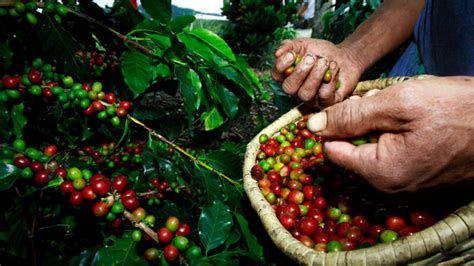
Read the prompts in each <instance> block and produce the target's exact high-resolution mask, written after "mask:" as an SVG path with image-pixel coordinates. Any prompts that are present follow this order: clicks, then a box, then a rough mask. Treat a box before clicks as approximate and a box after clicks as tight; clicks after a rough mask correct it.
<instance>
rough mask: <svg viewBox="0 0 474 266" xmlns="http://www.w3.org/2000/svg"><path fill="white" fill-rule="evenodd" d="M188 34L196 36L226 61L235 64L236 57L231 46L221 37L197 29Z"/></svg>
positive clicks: (205, 30)
mask: <svg viewBox="0 0 474 266" xmlns="http://www.w3.org/2000/svg"><path fill="white" fill-rule="evenodd" d="M187 34H190V35H193V36H196V37H197V38H199V39H200V40H202V41H203V42H204V43H205V44H207V45H208V46H209V47H211V48H212V49H213V50H214V51H215V52H216V53H217V54H219V55H220V56H222V57H224V58H225V59H227V60H229V61H231V62H235V55H234V53H233V52H232V49H230V47H229V45H227V43H226V42H225V41H224V40H223V39H222V38H221V37H219V35H217V34H215V33H214V32H212V31H209V30H207V29H204V28H196V29H194V30H192V31H190V32H187Z"/></svg>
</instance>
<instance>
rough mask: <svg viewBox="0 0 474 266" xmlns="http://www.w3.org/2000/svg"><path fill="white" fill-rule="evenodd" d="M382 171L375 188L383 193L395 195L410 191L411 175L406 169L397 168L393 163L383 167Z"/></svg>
mask: <svg viewBox="0 0 474 266" xmlns="http://www.w3.org/2000/svg"><path fill="white" fill-rule="evenodd" d="M382 167H383V168H382V169H384V170H382V171H381V172H380V173H379V175H378V176H377V177H376V178H375V179H374V180H377V182H378V184H375V186H376V187H377V188H378V189H379V190H380V191H382V192H385V193H389V194H393V193H399V192H405V191H409V184H410V175H409V174H410V173H409V172H408V171H407V170H406V169H407V168H406V167H401V166H395V165H394V164H393V163H391V164H390V165H389V164H385V165H382Z"/></svg>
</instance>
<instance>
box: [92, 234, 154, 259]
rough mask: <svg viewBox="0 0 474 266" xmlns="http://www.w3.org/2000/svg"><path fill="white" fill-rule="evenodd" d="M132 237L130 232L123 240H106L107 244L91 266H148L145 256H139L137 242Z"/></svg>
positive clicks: (112, 238) (111, 238) (113, 238)
mask: <svg viewBox="0 0 474 266" xmlns="http://www.w3.org/2000/svg"><path fill="white" fill-rule="evenodd" d="M130 235H131V234H130V231H128V232H126V233H125V234H124V236H123V237H121V238H117V237H115V236H112V237H109V238H108V239H105V241H104V243H107V244H104V246H103V248H101V249H99V250H98V251H97V252H96V253H95V256H94V260H93V261H92V264H91V265H96V266H102V265H104V266H105V265H148V263H147V262H146V261H145V259H144V258H143V256H141V255H138V254H137V249H136V247H135V246H136V242H135V241H133V240H132V238H131V237H130ZM110 242H112V243H113V244H111V245H110V244H109V243H110Z"/></svg>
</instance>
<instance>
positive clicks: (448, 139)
mask: <svg viewBox="0 0 474 266" xmlns="http://www.w3.org/2000/svg"><path fill="white" fill-rule="evenodd" d="M422 6H423V1H421V0H419V1H410V0H391V1H390V0H387V1H384V3H383V4H382V5H381V7H380V8H379V9H378V10H377V11H376V12H375V13H374V14H373V15H372V16H371V17H370V18H369V19H368V20H367V21H366V22H365V23H363V24H362V25H361V26H360V27H359V28H358V29H357V30H356V32H355V33H354V34H353V35H352V36H350V37H349V38H347V39H346V40H344V41H343V42H342V43H341V44H338V45H334V44H332V43H329V42H326V41H323V40H313V39H299V40H295V41H289V42H285V43H283V44H282V46H281V47H280V48H279V49H278V50H277V51H276V53H275V55H276V57H277V60H276V62H275V66H274V69H273V71H272V76H273V78H275V79H277V80H280V81H283V89H284V90H285V92H287V93H288V94H291V95H296V96H298V97H299V98H301V99H302V100H303V101H305V102H306V103H307V104H308V105H312V106H319V107H321V108H325V107H328V106H330V107H328V108H326V109H324V110H323V111H322V112H320V113H318V114H316V115H314V116H313V117H311V118H310V119H309V121H308V128H309V129H310V130H311V131H312V132H315V134H318V135H321V136H324V137H326V138H327V139H337V140H333V141H327V142H326V143H325V144H324V151H325V154H326V156H327V158H328V159H329V160H331V161H332V162H334V163H336V164H338V165H340V166H342V167H344V168H347V169H349V170H352V171H354V172H356V173H358V174H360V175H361V176H363V177H364V178H365V179H367V181H368V182H370V183H371V184H372V185H374V186H375V187H376V188H378V189H379V190H381V191H384V192H387V193H395V192H409V191H417V190H420V189H423V188H433V187H440V186H442V185H444V184H453V183H457V182H461V181H472V180H473V179H474V145H472V143H473V141H474V77H466V76H462V77H438V78H430V79H426V80H416V81H409V82H404V83H402V84H398V85H394V86H391V87H389V88H386V89H384V90H383V91H381V92H378V93H375V94H374V93H370V94H371V96H370V97H363V98H362V99H353V100H345V101H344V99H345V98H347V97H348V96H349V95H350V94H351V93H352V91H353V90H354V88H355V86H356V84H357V82H358V80H359V78H360V76H361V74H362V73H363V72H364V71H365V70H366V69H367V68H369V67H370V66H371V65H372V64H374V63H375V62H376V61H377V60H379V59H380V58H381V57H383V56H384V55H386V54H387V53H389V52H390V51H392V50H393V49H394V48H396V47H397V46H398V45H400V44H401V43H403V42H404V41H405V40H407V39H408V38H409V37H410V36H411V34H412V32H413V28H414V25H415V23H416V20H417V18H418V16H419V13H420V11H421V8H422ZM295 54H299V55H302V56H303V61H302V62H303V63H300V64H299V65H298V66H297V67H296V69H295V71H294V73H293V74H291V75H290V76H288V77H286V78H284V77H283V75H282V70H284V69H285V68H286V67H287V65H288V62H289V61H291V60H290V59H291V55H295ZM307 58H309V59H307ZM327 68H331V69H332V70H333V73H336V74H335V75H333V78H332V80H331V81H330V82H329V83H323V82H322V81H321V80H322V75H323V74H324V72H325V70H326V69H327ZM337 79H340V80H341V83H342V86H341V88H340V89H339V90H337V91H336V90H335V81H336V80H337ZM373 132H377V133H380V137H379V140H378V142H377V143H370V144H364V145H360V146H354V145H353V144H351V143H350V142H347V141H344V140H343V139H344V138H350V137H356V136H362V135H366V134H370V133H373Z"/></svg>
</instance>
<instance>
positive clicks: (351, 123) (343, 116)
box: [333, 101, 360, 134]
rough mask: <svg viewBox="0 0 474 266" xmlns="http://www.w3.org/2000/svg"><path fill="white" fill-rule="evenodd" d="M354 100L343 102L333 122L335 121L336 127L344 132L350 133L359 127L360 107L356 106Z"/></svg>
mask: <svg viewBox="0 0 474 266" xmlns="http://www.w3.org/2000/svg"><path fill="white" fill-rule="evenodd" d="M353 102H355V101H345V102H343V103H341V105H340V108H337V109H336V110H337V111H336V114H335V118H334V119H333V122H334V123H335V129H336V130H337V131H338V132H340V133H342V134H348V133H350V132H351V131H352V130H353V129H355V128H357V121H359V120H360V112H359V109H358V108H356V106H355V104H353Z"/></svg>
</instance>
